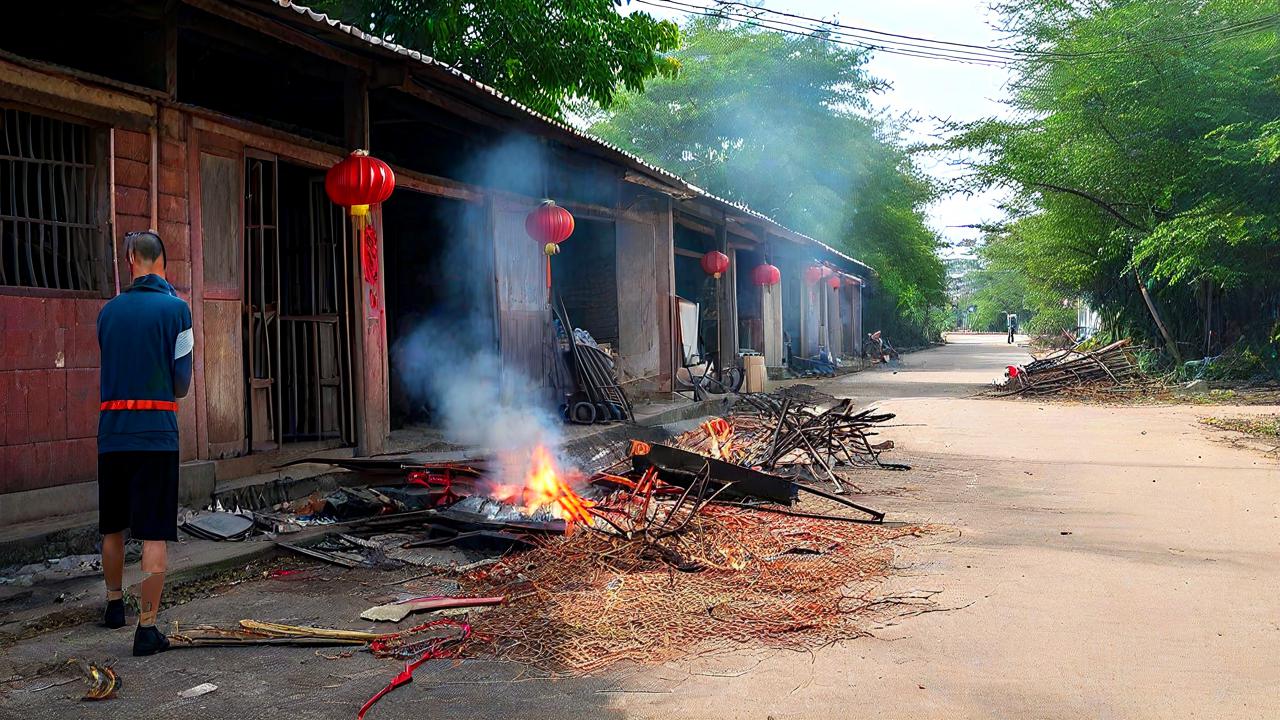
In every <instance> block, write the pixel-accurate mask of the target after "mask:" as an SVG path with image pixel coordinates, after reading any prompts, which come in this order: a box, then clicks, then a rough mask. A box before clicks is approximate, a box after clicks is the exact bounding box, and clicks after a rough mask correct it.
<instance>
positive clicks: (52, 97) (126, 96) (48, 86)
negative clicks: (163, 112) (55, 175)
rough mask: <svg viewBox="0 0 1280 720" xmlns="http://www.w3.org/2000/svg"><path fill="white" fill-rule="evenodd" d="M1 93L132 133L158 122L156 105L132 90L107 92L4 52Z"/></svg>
mask: <svg viewBox="0 0 1280 720" xmlns="http://www.w3.org/2000/svg"><path fill="white" fill-rule="evenodd" d="M142 89H143V90H145V88H142ZM0 92H3V94H4V97H5V99H7V100H15V101H17V102H21V103H25V104H29V105H33V106H37V107H48V108H49V109H51V110H56V111H59V112H62V113H66V114H69V115H77V116H82V117H86V118H91V119H96V120H101V121H105V122H109V123H110V124H112V125H117V126H119V127H122V128H128V129H130V130H144V131H145V130H146V129H147V128H149V127H150V126H151V125H153V124H154V123H155V120H156V105H155V103H154V102H151V101H150V100H147V99H143V98H141V97H138V96H137V94H133V92H132V90H130V91H129V93H126V92H119V91H117V90H114V89H108V88H106V87H102V86H100V83H99V81H98V80H97V79H96V78H93V77H86V76H85V74H82V73H77V72H75V71H71V70H67V69H58V68H56V67H55V66H52V65H48V64H47V63H35V62H28V61H27V60H25V59H23V58H18V57H17V56H14V55H10V54H9V53H4V52H0ZM148 92H149V93H150V94H151V95H152V96H158V95H159V94H158V93H155V91H148Z"/></svg>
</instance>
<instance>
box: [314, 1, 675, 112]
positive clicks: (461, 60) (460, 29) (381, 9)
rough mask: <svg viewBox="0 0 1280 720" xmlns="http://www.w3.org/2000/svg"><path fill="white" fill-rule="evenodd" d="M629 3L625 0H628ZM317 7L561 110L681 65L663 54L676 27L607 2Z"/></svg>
mask: <svg viewBox="0 0 1280 720" xmlns="http://www.w3.org/2000/svg"><path fill="white" fill-rule="evenodd" d="M628 1H629V0H628ZM316 5H317V7H318V8H320V9H323V10H324V11H326V12H329V13H331V14H333V15H335V16H337V17H341V18H344V19H358V20H356V24H357V25H359V26H360V27H361V28H362V29H364V30H366V31H368V32H371V33H373V34H374V35H378V36H380V37H386V38H388V39H390V40H392V41H394V42H397V43H399V44H401V45H405V46H407V47H411V48H413V49H415V50H418V51H420V52H423V53H426V54H427V55H430V56H431V57H433V58H435V59H436V60H439V61H441V62H444V63H447V64H449V65H452V66H454V67H456V68H458V69H459V70H461V71H462V72H465V73H467V74H468V75H470V76H472V77H474V78H476V79H478V80H480V81H482V82H485V83H487V84H489V85H492V86H494V87H496V88H498V89H499V90H501V91H503V92H505V93H507V94H508V95H510V96H512V97H514V98H515V99H517V100H519V101H520V102H523V103H525V104H526V105H528V106H530V107H532V108H533V109H535V110H538V111H540V112H542V113H545V114H547V115H550V116H552V117H560V116H561V114H562V111H563V109H564V108H565V107H566V106H567V105H568V104H570V103H571V102H573V101H575V100H579V99H587V100H590V101H592V102H594V103H597V104H599V105H602V106H608V105H609V104H610V102H612V100H613V98H614V95H615V93H616V92H617V91H618V89H619V88H620V87H621V88H626V89H627V90H630V91H640V90H642V89H644V85H645V81H647V80H648V79H650V78H652V77H655V76H671V75H675V74H676V73H677V72H678V70H679V65H678V64H677V63H676V62H675V61H674V60H673V59H671V58H669V57H666V56H665V55H664V54H663V53H665V52H666V51H669V50H673V49H674V48H675V47H676V46H677V45H678V43H679V29H678V28H677V27H676V25H675V23H672V22H671V21H668V20H658V19H656V18H654V17H653V16H652V15H650V14H648V13H644V12H633V13H630V14H628V15H622V14H620V13H618V11H617V8H616V3H615V2H614V0H468V1H466V2H463V1H461V0H320V1H319V2H317V3H316Z"/></svg>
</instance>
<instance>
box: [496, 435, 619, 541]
mask: <svg viewBox="0 0 1280 720" xmlns="http://www.w3.org/2000/svg"><path fill="white" fill-rule="evenodd" d="M520 454H523V453H520ZM525 464H526V465H527V467H528V470H527V471H526V473H525V476H524V483H523V484H521V485H516V484H506V485H498V486H496V487H495V488H494V489H493V491H492V492H491V493H490V494H491V495H492V496H493V498H494V499H497V500H501V501H503V502H505V503H509V504H511V505H515V506H517V507H519V508H521V509H523V510H524V511H525V512H527V513H530V514H532V513H533V512H535V511H538V510H543V509H545V510H548V511H549V512H550V513H551V514H552V515H554V516H555V517H558V518H560V519H562V520H564V521H565V532H566V533H571V532H573V526H574V524H576V523H589V522H591V511H590V508H591V507H592V506H593V505H594V503H592V502H591V501H590V500H586V499H584V498H583V497H582V496H580V495H578V494H577V493H576V492H574V491H573V488H571V487H569V479H571V478H572V477H573V474H572V473H565V472H562V471H561V470H560V469H559V468H558V467H557V465H556V461H555V458H554V457H553V456H552V455H551V452H550V451H549V450H548V449H547V447H546V446H545V445H535V446H534V447H533V448H532V450H530V451H529V457H528V460H527V462H526V463H525ZM503 465H504V466H507V467H516V466H517V465H516V464H515V463H508V462H504V463H503Z"/></svg>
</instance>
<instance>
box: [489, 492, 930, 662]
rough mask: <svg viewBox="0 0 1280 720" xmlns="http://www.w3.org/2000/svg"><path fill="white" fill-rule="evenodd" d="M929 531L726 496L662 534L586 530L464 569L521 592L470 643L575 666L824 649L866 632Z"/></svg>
mask: <svg viewBox="0 0 1280 720" xmlns="http://www.w3.org/2000/svg"><path fill="white" fill-rule="evenodd" d="M620 501H621V502H630V500H626V499H622V500H620ZM927 531H928V529H927V528H921V527H914V526H899V527H884V526H873V525H860V524H853V523H846V522H839V521H832V520H815V519H806V518H797V517H791V516H786V515H779V514H772V513H766V512H760V511H755V510H747V509H742V508H736V507H728V506H719V505H709V506H705V507H704V508H703V509H702V510H701V511H700V512H699V513H698V514H697V516H696V517H694V518H693V519H692V521H691V522H690V523H689V525H688V527H687V529H686V530H685V531H683V532H681V533H680V534H678V535H676V536H672V537H669V538H666V539H664V540H663V541H662V542H661V543H660V544H659V543H654V542H652V541H651V540H644V539H642V538H639V537H636V538H633V539H626V538H624V537H618V536H616V535H611V534H607V533H603V532H596V531H590V530H586V531H582V530H580V531H578V532H576V533H574V534H573V535H570V536H567V537H561V538H554V539H551V540H548V541H547V542H546V543H545V544H543V545H542V546H540V547H538V548H536V549H534V550H532V551H530V552H527V553H521V554H519V555H515V556H509V557H508V558H507V559H505V560H503V561H502V562H501V563H500V564H498V565H496V566H492V567H490V568H485V569H484V570H481V571H477V572H474V573H472V574H471V575H469V576H468V577H466V578H465V579H464V581H465V584H466V585H467V586H468V588H467V589H468V590H469V591H470V592H475V593H483V594H503V593H505V594H507V595H508V597H509V598H511V600H510V601H509V603H508V604H507V605H504V606H502V607H497V608H493V609H491V610H489V611H487V612H485V613H481V614H478V615H477V616H476V618H475V632H476V639H475V640H474V641H473V645H472V647H475V646H476V645H477V644H478V645H479V648H478V649H482V650H487V651H489V652H492V653H493V654H495V655H498V656H500V657H503V658H506V659H511V660H515V661H519V662H523V663H526V664H530V665H533V666H535V667H538V668H540V669H542V670H545V671H548V672H552V673H564V674H585V673H590V672H593V671H596V670H599V669H601V668H604V667H606V666H608V665H611V664H613V663H616V662H619V661H624V660H629V661H634V662H641V663H655V662H663V661H667V660H671V659H675V658H678V657H681V656H686V655H691V654H701V653H705V652H708V651H715V650H717V649H724V648H725V647H726V646H727V645H733V644H751V645H753V646H760V645H763V646H766V647H775V648H789V649H812V648H815V647H818V646H822V645H826V644H830V643H833V642H838V641H840V640H845V639H851V638H854V637H858V636H860V635H864V634H865V630H864V623H865V622H866V621H867V619H868V617H869V616H870V614H871V613H872V612H873V611H874V612H880V613H883V611H884V610H885V609H886V606H885V603H886V601H885V599H883V598H879V599H878V598H877V597H875V589H876V587H877V585H878V584H879V582H880V581H881V580H882V579H883V578H884V577H885V576H886V575H887V574H888V572H889V569H890V561H891V560H892V557H893V550H892V548H891V546H890V543H891V542H892V541H893V540H895V539H897V538H901V537H903V536H911V535H920V534H921V533H923V532H927ZM651 537H652V536H651ZM677 568H685V570H683V571H682V570H680V569H677ZM692 568H697V569H696V570H692V571H690V570H691V569H692ZM916 600H918V598H916ZM890 603H892V601H890ZM913 605H914V606H916V607H918V606H919V603H913Z"/></svg>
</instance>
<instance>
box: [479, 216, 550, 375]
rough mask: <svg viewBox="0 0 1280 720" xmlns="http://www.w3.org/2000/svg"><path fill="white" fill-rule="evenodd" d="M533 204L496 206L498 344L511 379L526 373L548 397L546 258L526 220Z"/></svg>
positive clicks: (548, 346)
mask: <svg viewBox="0 0 1280 720" xmlns="http://www.w3.org/2000/svg"><path fill="white" fill-rule="evenodd" d="M531 209H532V206H522V205H520V204H518V203H512V204H498V203H495V204H494V206H493V215H492V218H493V220H492V222H493V253H494V271H495V273H496V286H495V287H496V290H497V292H496V305H497V307H496V311H497V326H498V328H497V329H498V348H499V352H500V354H501V356H502V365H503V368H504V370H506V371H509V372H510V373H512V375H511V376H510V377H511V380H513V381H514V380H516V379H518V378H527V379H528V380H529V381H531V382H532V383H534V385H535V386H539V387H545V388H547V390H548V397H549V396H550V388H551V373H552V363H551V355H550V342H551V314H550V306H549V305H548V303H547V276H546V264H545V263H546V258H545V256H544V255H543V254H542V248H541V247H539V246H538V244H537V243H535V242H532V241H531V240H529V236H528V234H527V233H525V230H524V219H525V216H526V215H528V213H529V211H530V210H531Z"/></svg>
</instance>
